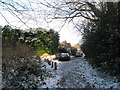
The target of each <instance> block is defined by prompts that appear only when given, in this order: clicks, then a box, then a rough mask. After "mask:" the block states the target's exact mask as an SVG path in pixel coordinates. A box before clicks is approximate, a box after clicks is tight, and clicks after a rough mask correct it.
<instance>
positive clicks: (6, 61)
mask: <svg viewBox="0 0 120 90" xmlns="http://www.w3.org/2000/svg"><path fill="white" fill-rule="evenodd" d="M2 51H3V56H2V72H3V73H2V76H3V88H11V89H14V88H18V89H23V88H26V89H28V88H37V87H38V86H40V85H42V84H45V83H44V78H45V77H46V75H47V73H46V72H45V70H44V67H42V66H43V65H42V62H41V61H40V58H39V56H38V57H32V56H33V55H35V53H34V50H33V49H32V48H31V47H30V46H28V45H26V44H20V43H18V44H16V45H15V46H12V43H11V42H10V41H3V47H2Z"/></svg>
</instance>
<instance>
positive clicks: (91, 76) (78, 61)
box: [46, 57, 120, 88]
mask: <svg viewBox="0 0 120 90" xmlns="http://www.w3.org/2000/svg"><path fill="white" fill-rule="evenodd" d="M51 72H53V73H54V74H53V75H54V76H55V77H53V78H51V79H50V80H48V81H49V82H48V83H47V85H46V87H48V88H56V87H58V88H120V83H118V82H117V79H116V78H115V77H111V76H108V75H105V74H103V73H101V72H99V71H98V70H96V69H95V68H92V66H91V65H90V64H89V63H88V62H87V61H86V60H85V59H83V58H82V57H73V58H71V60H70V61H57V70H52V71H51Z"/></svg>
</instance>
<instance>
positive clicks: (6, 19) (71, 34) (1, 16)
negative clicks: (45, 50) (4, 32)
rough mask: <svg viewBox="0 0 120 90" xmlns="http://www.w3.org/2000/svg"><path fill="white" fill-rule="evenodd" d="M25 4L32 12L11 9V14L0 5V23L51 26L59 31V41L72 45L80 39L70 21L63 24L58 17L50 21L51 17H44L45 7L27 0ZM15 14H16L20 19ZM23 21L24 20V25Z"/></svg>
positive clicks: (35, 26)
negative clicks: (18, 11) (19, 11)
mask: <svg viewBox="0 0 120 90" xmlns="http://www.w3.org/2000/svg"><path fill="white" fill-rule="evenodd" d="M3 1H5V0H3ZM10 1H12V0H10ZM14 1H19V2H20V4H22V5H24V4H25V3H24V4H23V1H22V0H14ZM28 1H30V0H28ZM30 2H32V1H30ZM10 3H11V2H10ZM27 4H28V5H27ZM26 5H27V6H28V7H30V9H31V10H32V9H34V12H31V11H27V12H23V13H22V14H21V13H16V12H14V11H13V12H14V14H13V13H11V12H8V11H6V10H5V9H1V8H2V7H0V20H1V22H0V25H1V26H4V25H7V24H9V25H11V26H14V27H16V28H20V29H28V28H37V27H42V28H46V29H51V28H52V29H54V30H55V31H58V32H59V35H60V42H62V41H64V40H66V41H67V42H68V43H71V44H72V45H73V44H77V43H79V42H80V41H81V38H82V36H81V35H80V34H79V33H78V32H77V31H76V29H75V28H74V25H73V24H72V23H68V22H66V23H65V24H64V21H63V20H59V19H57V20H52V21H51V19H46V18H45V17H48V14H49V12H47V9H46V8H45V7H43V6H39V5H38V4H36V5H32V4H31V5H30V3H28V2H26ZM5 7H6V6H5ZM38 7H39V8H38ZM10 8H11V7H10ZM18 8H19V7H18ZM11 9H12V8H11ZM19 9H21V8H19ZM46 13H47V14H46ZM41 14H43V15H41ZM16 15H18V16H19V18H20V19H21V20H20V19H19V18H18V17H17V16H16ZM45 20H46V21H45ZM23 22H25V23H26V25H25V24H24V23H23ZM63 24H64V25H63ZM61 27H62V28H61Z"/></svg>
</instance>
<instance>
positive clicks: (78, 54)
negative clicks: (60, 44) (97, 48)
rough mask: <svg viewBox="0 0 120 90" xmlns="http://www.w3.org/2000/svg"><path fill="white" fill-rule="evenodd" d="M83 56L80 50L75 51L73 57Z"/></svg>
mask: <svg viewBox="0 0 120 90" xmlns="http://www.w3.org/2000/svg"><path fill="white" fill-rule="evenodd" d="M82 56H83V53H81V52H78V51H77V52H76V54H75V57H82Z"/></svg>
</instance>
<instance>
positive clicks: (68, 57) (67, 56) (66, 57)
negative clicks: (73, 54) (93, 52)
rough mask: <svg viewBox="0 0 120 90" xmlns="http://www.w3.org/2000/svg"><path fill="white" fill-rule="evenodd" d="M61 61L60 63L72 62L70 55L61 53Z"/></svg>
mask: <svg viewBox="0 0 120 90" xmlns="http://www.w3.org/2000/svg"><path fill="white" fill-rule="evenodd" d="M59 60H60V61H66V60H70V55H69V53H60V55H59Z"/></svg>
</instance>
